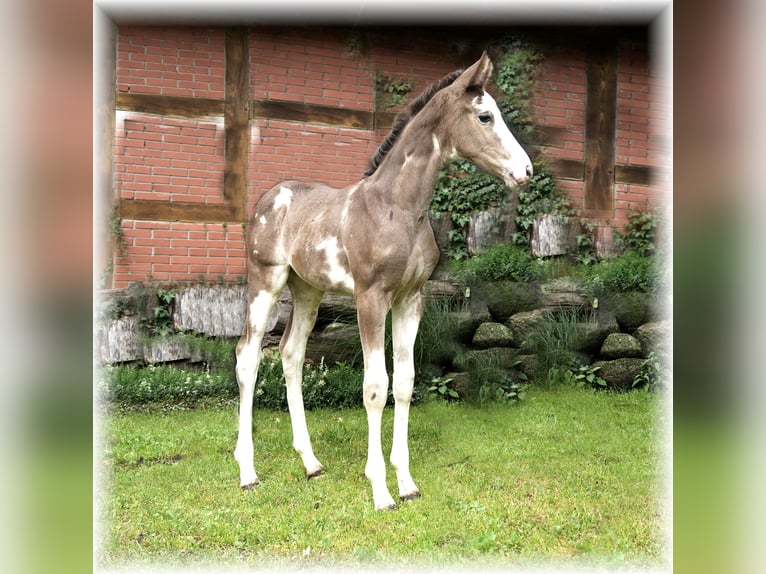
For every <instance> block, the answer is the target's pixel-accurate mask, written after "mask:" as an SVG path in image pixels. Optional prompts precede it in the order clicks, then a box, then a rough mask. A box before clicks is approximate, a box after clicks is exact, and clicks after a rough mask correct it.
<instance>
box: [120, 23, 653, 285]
mask: <svg viewBox="0 0 766 574" xmlns="http://www.w3.org/2000/svg"><path fill="white" fill-rule="evenodd" d="M224 39H225V33H224V30H223V29H220V28H203V27H200V28H180V27H179V28H174V27H171V28H155V27H127V26H124V27H120V29H119V31H118V37H117V42H116V50H117V56H116V65H117V70H116V72H117V74H116V90H117V91H118V92H130V93H142V94H157V95H166V96H187V97H198V98H214V99H217V100H223V98H224V72H225V70H224V62H225V54H224V43H225V40H224ZM355 42H356V38H355V36H354V33H353V32H351V31H349V30H333V29H321V28H295V27H292V28H284V29H277V28H253V29H251V31H250V35H249V38H248V43H249V64H250V86H249V98H250V99H272V100H280V101H289V102H301V103H306V104H316V105H324V106H334V107H341V108H349V109H356V110H366V111H372V110H373V109H374V107H375V85H374V84H375V75H376V74H382V75H386V76H389V77H397V78H405V79H409V80H411V81H412V83H413V95H415V94H417V93H419V92H420V91H421V90H422V89H423V88H425V87H426V86H427V85H428V84H429V83H430V82H432V81H434V80H437V79H439V78H441V77H442V76H443V75H445V74H446V73H448V72H450V71H452V70H453V69H454V68H455V67H456V65H455V63H454V61H453V59H452V58H450V57H449V56H448V55H447V54H448V52H449V45H448V43H447V41H446V40H442V39H440V38H439V37H438V35H432V36H430V37H429V38H426V39H424V38H416V37H412V36H411V35H408V34H399V35H393V36H387V37H386V36H383V35H382V34H376V33H372V34H370V35H369V36H368V37H367V40H366V44H365V45H363V46H360V45H359V44H358V43H355ZM618 52H619V62H618V81H619V84H618V100H619V101H618V107H617V114H618V117H617V134H616V155H617V163H622V164H625V165H641V166H654V167H661V166H662V165H663V162H664V161H665V159H664V158H665V155H664V154H663V150H662V138H661V134H662V130H663V129H664V128H665V126H664V124H663V121H664V120H665V118H666V117H667V109H665V108H663V107H662V106H663V105H665V104H664V103H663V102H662V101H661V97H662V95H663V94H662V93H661V91H660V86H659V85H658V83H657V81H656V79H655V78H653V77H652V75H651V74H650V72H649V65H648V56H647V47H646V45H645V44H643V43H640V42H620V44H619V49H618ZM545 55H546V57H545V60H544V64H543V66H542V69H541V71H540V75H539V80H538V83H537V85H536V88H535V94H534V97H533V101H532V105H533V109H534V115H535V120H536V122H537V123H538V124H540V125H543V126H551V127H557V128H561V133H560V137H559V138H558V139H557V140H556V141H554V142H549V145H547V146H544V147H543V148H541V150H540V151H542V152H543V153H544V154H545V155H546V157H548V158H549V159H553V160H555V159H569V160H575V161H582V160H583V153H584V151H583V149H584V117H585V105H586V101H585V99H586V97H585V50H584V49H580V48H577V47H574V48H573V47H572V46H571V45H566V46H558V47H557V46H551V47H550V49H547V50H546V54H545ZM394 111H395V109H394ZM386 131H387V130H384V129H381V130H377V131H373V130H364V129H350V128H340V127H331V126H324V125H315V124H314V125H312V124H306V123H297V122H287V121H281V120H274V119H265V118H256V119H254V120H252V121H251V122H250V144H251V147H250V152H249V163H248V172H247V177H248V196H247V209H248V213H250V212H251V210H252V208H253V205H254V203H255V202H256V201H257V200H258V198H260V196H261V195H262V194H263V193H264V192H265V191H266V190H267V189H269V188H270V187H271V186H273V185H274V184H276V183H278V182H279V181H280V180H283V179H287V178H290V179H300V180H308V181H323V182H325V183H328V184H330V185H334V186H343V185H347V184H349V183H351V182H353V181H355V180H357V179H358V178H359V177H361V175H362V173H363V171H364V169H365V168H366V164H367V161H368V159H369V157H370V156H371V155H372V153H373V152H374V149H375V146H376V145H377V143H378V142H379V141H380V140H381V139H382V137H383V136H384V135H385V133H386ZM223 166H224V129H223V118H222V117H221V118H212V117H211V118H209V119H207V118H203V119H196V120H191V119H182V118H170V117H162V116H156V115H150V114H141V113H136V112H120V111H118V112H117V113H116V125H115V145H114V186H115V194H116V196H118V197H120V198H123V199H150V200H160V201H169V202H195V203H206V204H221V203H222V202H223V195H222V182H223ZM557 183H558V186H559V188H560V189H562V190H563V191H565V192H566V193H567V194H568V196H569V197H570V200H571V202H572V204H573V206H574V207H581V206H582V205H583V182H582V181H577V180H572V179H560V180H559V181H558V182H557ZM660 192H661V187H659V186H646V185H643V186H639V185H627V184H616V186H615V193H616V196H615V210H614V213H613V214H611V216H610V217H602V218H600V219H599V220H598V221H597V223H598V225H599V226H600V236H601V237H602V242H603V243H604V244H609V243H611V240H612V237H611V235H612V230H613V229H614V228H617V229H620V228H621V227H622V225H623V224H624V223H625V221H626V215H627V212H628V211H629V210H632V209H645V208H646V207H647V206H652V205H656V204H658V202H659V201H660V200H661V197H660ZM121 228H122V238H121V240H122V248H121V249H119V250H116V257H115V262H114V269H113V285H114V286H115V287H123V286H125V285H127V284H128V283H129V282H131V281H161V282H196V281H199V280H207V281H217V280H224V281H240V280H244V275H245V269H246V267H245V250H244V235H243V226H242V224H241V223H239V222H233V223H229V224H226V225H224V224H221V223H181V222H166V221H137V220H128V219H125V220H122V222H121Z"/></svg>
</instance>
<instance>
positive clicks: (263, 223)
mask: <svg viewBox="0 0 766 574" xmlns="http://www.w3.org/2000/svg"><path fill="white" fill-rule="evenodd" d="M258 221H260V222H261V225H266V216H265V215H261V217H260V219H258Z"/></svg>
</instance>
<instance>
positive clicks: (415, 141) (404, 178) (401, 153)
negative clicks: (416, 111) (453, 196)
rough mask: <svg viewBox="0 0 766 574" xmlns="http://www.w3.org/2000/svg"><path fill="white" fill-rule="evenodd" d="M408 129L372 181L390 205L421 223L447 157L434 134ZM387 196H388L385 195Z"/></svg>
mask: <svg viewBox="0 0 766 574" xmlns="http://www.w3.org/2000/svg"><path fill="white" fill-rule="evenodd" d="M418 124H419V122H414V125H410V126H408V129H407V130H406V131H405V132H404V133H403V134H402V139H401V140H400V141H399V142H398V143H397V145H396V146H395V147H394V148H393V149H392V150H391V152H390V153H389V155H388V157H387V158H386V161H384V162H383V163H382V164H381V166H380V168H379V169H378V171H377V172H376V173H375V174H374V176H373V177H377V178H378V179H377V180H376V182H377V183H380V184H382V185H383V186H384V189H385V193H386V195H387V196H388V197H389V198H390V201H391V202H392V203H393V204H394V205H396V206H397V207H399V208H400V209H401V210H402V211H405V212H407V213H409V214H411V215H412V218H413V219H415V220H417V221H418V222H422V221H423V220H424V219H425V218H426V216H427V215H428V209H429V206H430V204H431V200H432V198H433V194H434V183H435V182H436V177H437V175H438V173H439V170H440V169H441V168H442V166H443V165H444V163H445V161H447V160H448V159H449V158H450V157H451V155H452V154H451V153H450V151H449V150H445V149H444V145H443V142H442V141H440V138H439V136H437V135H436V132H435V131H433V130H430V129H427V128H426V126H423V125H418ZM389 194H390V195H389Z"/></svg>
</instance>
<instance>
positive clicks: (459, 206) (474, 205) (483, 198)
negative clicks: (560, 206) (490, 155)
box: [431, 159, 508, 260]
mask: <svg viewBox="0 0 766 574" xmlns="http://www.w3.org/2000/svg"><path fill="white" fill-rule="evenodd" d="M507 194H508V188H507V187H506V186H505V184H504V183H503V182H502V181H500V180H499V179H498V178H496V177H494V176H492V175H490V174H488V173H486V172H485V171H483V170H482V169H481V168H479V167H478V166H477V165H476V164H474V163H472V162H470V161H468V160H462V159H461V160H456V161H453V162H451V163H450V164H449V165H447V166H446V167H445V168H444V169H442V170H441V171H440V172H439V175H438V176H437V178H436V183H435V184H434V195H433V199H432V200H431V213H432V214H433V215H434V216H438V215H439V214H440V213H449V214H450V219H451V220H452V223H453V224H454V225H455V228H454V229H452V230H451V231H450V246H449V255H450V258H451V259H453V260H461V259H464V258H466V257H467V255H468V254H467V251H466V248H465V228H466V225H467V224H468V222H469V221H470V219H471V216H472V215H473V214H475V213H478V212H480V211H483V210H485V209H487V208H489V207H492V206H494V205H499V204H500V203H502V202H503V201H505V199H506V197H507Z"/></svg>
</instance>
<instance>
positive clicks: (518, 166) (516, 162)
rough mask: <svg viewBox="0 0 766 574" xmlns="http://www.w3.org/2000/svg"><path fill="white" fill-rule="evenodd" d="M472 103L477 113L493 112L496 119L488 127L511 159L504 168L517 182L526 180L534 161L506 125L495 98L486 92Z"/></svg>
mask: <svg viewBox="0 0 766 574" xmlns="http://www.w3.org/2000/svg"><path fill="white" fill-rule="evenodd" d="M472 104H473V107H474V109H475V110H476V113H477V115H478V114H481V113H489V114H492V118H493V120H494V121H493V122H492V124H491V126H487V128H488V129H489V128H491V129H492V130H493V131H494V132H495V134H496V135H497V137H498V138H499V139H500V143H501V145H502V146H503V148H504V149H505V151H506V153H507V154H508V155H509V156H510V159H507V160H506V161H504V162H503V168H504V169H505V171H506V173H508V174H509V175H510V176H511V177H513V179H514V180H516V183H523V182H525V181H526V180H527V179H528V178H529V176H530V175H531V174H532V162H531V161H530V159H529V156H528V155H527V152H525V151H524V148H522V147H521V145H519V142H517V141H516V138H514V137H513V134H511V130H509V129H508V126H506V125H505V122H504V121H503V116H502V114H501V113H500V108H498V107H497V103H496V102H495V99H494V98H493V97H492V96H491V95H489V94H488V93H487V92H484V93H483V95H481V96H476V97H475V98H474V99H473V102H472Z"/></svg>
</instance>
